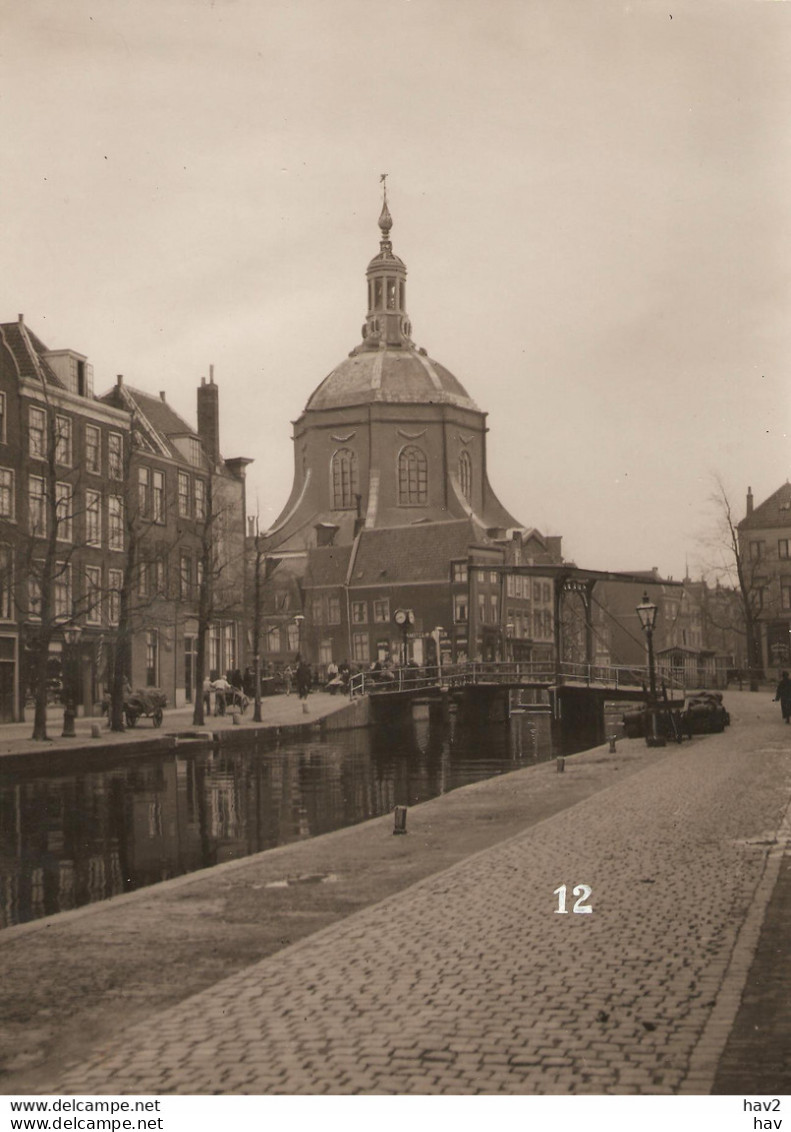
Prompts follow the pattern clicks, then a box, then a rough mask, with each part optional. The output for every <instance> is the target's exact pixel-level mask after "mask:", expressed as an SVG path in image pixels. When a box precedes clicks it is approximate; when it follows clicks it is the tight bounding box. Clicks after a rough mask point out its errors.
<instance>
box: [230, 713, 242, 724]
mask: <svg viewBox="0 0 791 1132" xmlns="http://www.w3.org/2000/svg"><path fill="white" fill-rule="evenodd" d="M231 719H232V720H233V722H234V726H235V727H238V726H239V724H240V723H241V722H242V717H241V715H240V714H239V712H238V711H232V712H231Z"/></svg>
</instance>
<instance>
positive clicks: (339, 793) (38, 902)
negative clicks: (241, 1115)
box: [0, 713, 553, 927]
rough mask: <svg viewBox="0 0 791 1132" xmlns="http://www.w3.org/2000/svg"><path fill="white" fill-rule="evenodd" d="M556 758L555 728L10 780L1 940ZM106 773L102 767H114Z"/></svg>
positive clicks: (528, 725) (448, 730)
mask: <svg viewBox="0 0 791 1132" xmlns="http://www.w3.org/2000/svg"><path fill="white" fill-rule="evenodd" d="M552 754H553V751H552V744H551V738H550V721H549V717H548V716H547V715H544V714H532V713H531V714H515V715H513V716H512V717H511V719H510V721H509V722H508V723H493V724H492V723H489V724H480V725H478V724H475V723H474V722H473V723H470V722H468V721H467V722H464V723H462V722H461V721H460V720H458V719H456V718H455V717H454V716H451V718H450V720H449V721H446V722H442V723H435V722H434V721H433V720H432V721H431V722H430V721H429V720H428V719H425V720H414V721H410V722H409V723H407V724H405V725H403V726H401V727H394V726H392V725H388V727H387V728H377V727H374V728H368V729H359V730H353V731H344V732H338V733H336V734H334V735H333V736H332V737H330V738H328V739H326V740H319V739H315V740H313V739H311V740H299V741H289V742H285V743H282V744H281V745H278V746H276V747H272V746H267V745H263V744H262V745H260V746H259V745H256V744H255V743H254V742H252V743H250V744H247V745H244V746H240V745H239V744H238V742H236V743H234V744H233V746H229V747H228V748H227V749H222V748H218V747H214V748H212V747H208V746H196V747H193V746H191V745H190V746H189V747H187V746H184V747H179V748H177V749H176V750H169V751H163V752H162V754H160V755H157V754H154V755H146V756H138V757H135V756H130V755H127V756H124V754H123V752H122V750H119V754H118V756H117V757H115V756H114V755H113V756H111V758H112V761H111V762H110V763H107V762H106V761H104V762H103V763H102V765H101V766H97V765H96V763H95V761H93V760H92V761H90V762H85V763H83V762H80V761H77V760H75V761H74V763H73V764H70V765H69V768H68V771H65V772H64V770H63V769H62V768H61V769H58V770H57V771H53V772H52V773H41V772H40V771H36V772H35V773H33V772H26V771H25V770H24V769H22V770H19V771H17V770H14V771H11V772H10V773H6V772H4V775H3V781H2V785H0V927H8V926H10V925H12V924H18V923H24V922H25V921H28V920H33V919H37V918H39V917H41V916H48V915H51V914H52V913H54V912H62V911H65V910H67V909H70V908H77V907H80V906H81V905H84V904H89V903H92V902H94V901H97V900H105V899H107V898H108V897H111V896H116V895H118V894H120V893H123V892H130V891H132V890H133V889H137V888H142V887H144V886H146V885H152V884H157V883H159V882H160V881H163V880H167V879H168V878H170V877H176V876H180V875H182V874H184V873H189V872H192V871H194V870H196V869H204V868H207V867H210V866H212V865H216V864H219V863H221V862H223V861H231V860H236V859H237V858H240V857H245V856H249V855H250V854H251V853H258V852H260V851H261V850H265V849H271V848H274V847H275V846H276V845H285V844H287V843H288V842H293V841H299V840H302V839H304V838H308V837H315V836H316V835H318V834H321V833H327V832H328V831H330V830H333V829H339V828H341V827H343V826H349V825H354V824H355V823H357V822H362V821H365V820H366V819H368V818H372V817H377V816H379V815H381V814H386V813H389V812H391V811H392V809H393V807H394V806H396V805H406V806H414V805H417V804H418V803H419V802H424V801H426V800H427V799H429V798H434V797H436V796H437V795H440V794H445V793H447V791H449V790H454V789H456V788H457V787H459V786H464V785H466V784H467V783H470V782H477V781H479V780H480V779H484V778H491V777H493V776H494V775H498V774H502V773H504V772H506V771H510V770H516V769H518V768H520V767H526V766H531V765H533V764H534V763H537V762H540V761H542V760H546V759H548V758H550V757H551V756H552ZM105 759H106V756H105Z"/></svg>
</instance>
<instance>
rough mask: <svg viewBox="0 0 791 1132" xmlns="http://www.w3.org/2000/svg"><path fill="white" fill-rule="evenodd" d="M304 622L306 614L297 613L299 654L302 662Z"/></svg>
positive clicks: (295, 621) (295, 618) (295, 622)
mask: <svg viewBox="0 0 791 1132" xmlns="http://www.w3.org/2000/svg"><path fill="white" fill-rule="evenodd" d="M304 620H305V614H304V613H296V614H295V615H294V624H295V625H296V627H297V652H298V653H299V659H300V660H302V659H303V656H302V622H303V621H304Z"/></svg>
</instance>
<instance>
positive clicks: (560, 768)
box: [555, 758, 566, 774]
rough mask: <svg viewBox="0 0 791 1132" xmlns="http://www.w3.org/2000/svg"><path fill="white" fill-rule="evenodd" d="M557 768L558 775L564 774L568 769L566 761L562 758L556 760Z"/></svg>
mask: <svg viewBox="0 0 791 1132" xmlns="http://www.w3.org/2000/svg"><path fill="white" fill-rule="evenodd" d="M555 766H556V767H557V768H558V774H562V773H563V771H564V770H565V769H566V760H565V759H561V758H557V759H555Z"/></svg>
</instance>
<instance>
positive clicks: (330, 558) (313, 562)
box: [305, 544, 352, 586]
mask: <svg viewBox="0 0 791 1132" xmlns="http://www.w3.org/2000/svg"><path fill="white" fill-rule="evenodd" d="M351 551H352V548H351V545H350V544H347V545H346V546H319V547H316V548H315V549H314V550H311V551H310V553H309V555H308V568H307V570H306V571H305V585H306V586H342V585H343V584H344V582H345V581H346V572H347V570H348V569H349V555H350V554H351Z"/></svg>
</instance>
